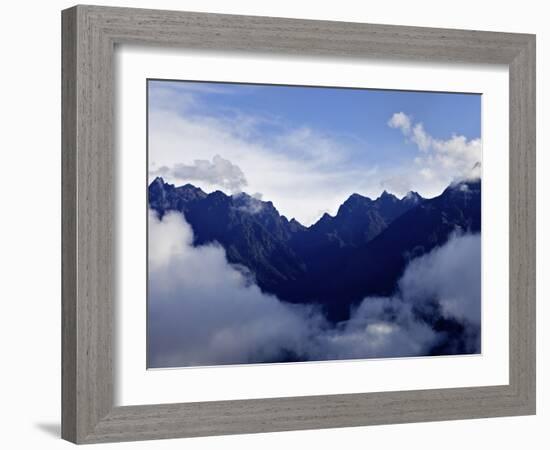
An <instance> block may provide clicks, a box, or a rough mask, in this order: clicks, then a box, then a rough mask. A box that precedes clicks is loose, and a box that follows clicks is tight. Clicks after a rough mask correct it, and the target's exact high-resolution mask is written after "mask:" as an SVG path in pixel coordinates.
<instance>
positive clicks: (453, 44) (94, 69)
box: [62, 6, 535, 443]
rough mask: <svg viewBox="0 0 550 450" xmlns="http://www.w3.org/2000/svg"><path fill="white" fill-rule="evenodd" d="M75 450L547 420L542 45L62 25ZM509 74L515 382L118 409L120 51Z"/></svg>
mask: <svg viewBox="0 0 550 450" xmlns="http://www.w3.org/2000/svg"><path fill="white" fill-rule="evenodd" d="M62 30H63V43H62V54H63V56H62V81H63V88H62V103H63V112H62V123H63V125H62V147H63V148H62V174H63V181H62V192H63V194H62V205H63V218H62V224H63V225H62V227H63V231H62V233H63V246H62V257H63V262H62V271H63V280H62V328H63V329H62V354H63V358H62V360H63V363H62V366H63V367H62V407H63V412H62V437H63V438H65V439H67V440H70V441H73V442H76V443H94V442H106V441H125V440H139V439H158V438H176V437H188V436H208V435H220V434H233V433H258V432H270V431H283V430H300V429H316V428H332V427H346V426H360V425H371V424H387V423H402V422H420V421H431V420H450V419H466V418H479V417H492V416H511V415H524V414H534V413H535V36H533V35H528V34H510V33H493V32H483V31H465V30H450V29H436V28H417V27H405V26H388V25H370V24H359V23H344V22H329V21H309V20H295V19H281V18H269V17H248V16H232V15H219V14H203V13H189V12H175V11H156V10H142V9H127V8H109V7H97V6H76V7H73V8H70V9H67V10H65V11H63V13H62ZM125 43H139V44H153V45H158V46H163V47H168V46H171V47H183V48H191V49H199V50H201V49H203V50H212V49H213V50H227V51H240V52H250V51H254V52H264V53H267V54H294V55H304V56H308V55H309V56H311V55H315V56H321V57H331V58H341V57H346V58H358V59H360V58H366V57H375V58H391V59H407V60H423V61H434V62H446V61H447V62H467V63H484V64H506V65H508V67H509V77H510V280H509V287H510V299H509V301H510V342H509V346H510V382H509V384H508V385H502V386H489V387H472V388H453V389H432V390H421V391H403V392H384V393H361V394H346V395H323V396H308V397H286V398H276V399H261V400H237V401H216V402H199V403H179V404H168V405H139V406H119V407H114V404H113V368H112V343H113V311H114V298H113V297H114V269H115V267H114V263H113V243H114V242H113V240H114V224H113V220H114V219H113V217H114V208H115V204H114V192H113V188H114V180H113V176H114V172H113V160H114V151H115V148H114V143H113V140H114V139H113V52H114V47H115V44H125Z"/></svg>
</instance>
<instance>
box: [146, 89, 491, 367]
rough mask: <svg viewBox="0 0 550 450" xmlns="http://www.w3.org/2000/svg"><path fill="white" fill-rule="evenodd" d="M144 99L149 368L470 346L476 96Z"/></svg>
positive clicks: (477, 309)
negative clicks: (146, 157)
mask: <svg viewBox="0 0 550 450" xmlns="http://www.w3.org/2000/svg"><path fill="white" fill-rule="evenodd" d="M147 102H148V107H147V135H148V137H147V139H148V142H147V147H148V168H147V171H148V173H147V226H148V242H147V253H148V256H147V266H148V269H147V285H148V287H147V367H148V368H151V369H153V368H169V367H188V366H216V365H227V364H258V363H297V362H309V361H332V360H347V359H367V358H396V357H427V356H431V357H436V356H443V355H464V354H479V353H480V352H481V169H482V162H481V160H482V140H481V95H478V94H469V93H444V92H417V91H397V90H380V89H363V88H361V89H359V88H341V87H317V86H315V87H313V86H286V85H266V84H241V83H217V82H204V81H177V80H156V79H151V80H148V81H147Z"/></svg>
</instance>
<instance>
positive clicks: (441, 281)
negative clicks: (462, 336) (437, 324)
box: [399, 234, 481, 326]
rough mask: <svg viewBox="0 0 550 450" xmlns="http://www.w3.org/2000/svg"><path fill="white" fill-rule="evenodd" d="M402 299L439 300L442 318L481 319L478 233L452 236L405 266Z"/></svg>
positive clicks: (477, 320)
mask: <svg viewBox="0 0 550 450" xmlns="http://www.w3.org/2000/svg"><path fill="white" fill-rule="evenodd" d="M399 286H400V290H401V292H402V293H403V297H404V300H405V301H407V302H408V303H411V304H416V305H420V306H422V304H424V303H426V302H427V301H430V300H431V299H434V298H436V299H438V303H439V305H440V307H441V312H442V314H443V316H444V317H447V318H453V319H457V320H459V321H461V322H462V321H467V322H469V323H471V324H473V325H477V326H479V325H480V322H481V235H479V234H476V235H464V236H460V235H453V236H452V237H451V238H450V239H449V240H448V242H447V243H446V244H445V245H444V246H442V247H439V248H436V249H434V250H433V251H432V252H430V253H428V254H426V255H424V256H421V257H419V258H417V259H415V260H413V261H411V263H410V264H409V265H408V267H407V269H406V270H405V272H404V274H403V277H402V278H401V281H400V282H399Z"/></svg>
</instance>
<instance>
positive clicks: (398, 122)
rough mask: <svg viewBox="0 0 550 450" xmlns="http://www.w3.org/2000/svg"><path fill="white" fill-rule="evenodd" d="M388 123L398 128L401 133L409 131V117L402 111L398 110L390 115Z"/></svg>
mask: <svg viewBox="0 0 550 450" xmlns="http://www.w3.org/2000/svg"><path fill="white" fill-rule="evenodd" d="M388 125H389V126H390V127H392V128H399V129H400V130H401V131H402V132H403V134H408V133H410V131H411V119H410V117H409V116H407V115H406V114H405V113H404V112H398V113H395V114H394V115H393V116H391V117H390V120H388Z"/></svg>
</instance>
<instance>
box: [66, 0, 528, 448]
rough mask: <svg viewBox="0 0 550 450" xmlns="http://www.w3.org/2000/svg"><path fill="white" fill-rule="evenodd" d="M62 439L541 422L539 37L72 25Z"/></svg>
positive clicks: (172, 24) (76, 11) (342, 27)
mask: <svg viewBox="0 0 550 450" xmlns="http://www.w3.org/2000/svg"><path fill="white" fill-rule="evenodd" d="M62 23H63V49H62V50H63V52H62V53H63V57H62V65H63V67H62V69H63V70H62V77H63V91H62V92H63V113H62V122H63V136H62V144H63V149H62V150H63V249H62V252H63V298H62V304H63V316H62V317H63V321H62V327H63V330H62V336H63V340H62V350H63V367H62V376H63V380H62V381H63V383H62V385H63V389H62V395H63V397H62V406H63V408H62V409H63V412H62V435H63V437H64V438H65V439H67V440H69V441H72V442H75V443H94V442H112V441H126V440H141V439H160V438H177V437H191V436H209V435H220V434H234V433H257V432H271V431H284V430H299V429H318V428H329V427H330V428H333V427H346V426H361V425H371V424H389V423H403V422H419V421H431V420H451V419H467V418H480V417H495V416H509V415H525V414H534V413H535V37H534V36H533V35H526V34H511V33H492V32H481V31H465V30H449V29H435V28H417V27H404V26H390V25H371V24H359V23H343V22H328V21H308V20H297V19H281V18H268V17H248V16H230V15H218V14H204V13H188V12H175V11H155V10H141V9H127V8H109V7H99V6H75V7H73V8H70V9H68V10H65V11H63V13H62Z"/></svg>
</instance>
